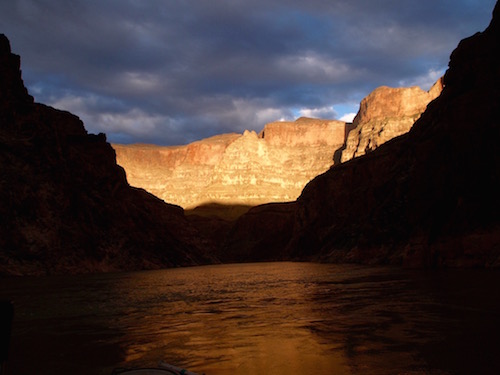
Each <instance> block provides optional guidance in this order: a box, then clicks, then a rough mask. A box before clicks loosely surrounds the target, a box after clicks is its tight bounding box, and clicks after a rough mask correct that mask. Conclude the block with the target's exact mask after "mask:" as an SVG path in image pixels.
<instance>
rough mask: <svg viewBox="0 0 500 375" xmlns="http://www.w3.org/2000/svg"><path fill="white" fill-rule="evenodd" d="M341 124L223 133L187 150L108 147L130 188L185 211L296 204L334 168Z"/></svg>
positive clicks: (299, 123) (304, 122)
mask: <svg viewBox="0 0 500 375" xmlns="http://www.w3.org/2000/svg"><path fill="white" fill-rule="evenodd" d="M345 132H346V124H345V123H344V122H342V121H334V120H318V119H309V118H300V119H298V120H296V121H295V122H273V123H270V124H267V125H266V126H265V127H264V129H263V130H262V131H261V132H260V133H259V134H257V133H256V132H253V131H245V132H244V133H243V134H224V135H220V136H215V137H212V138H208V139H204V140H201V141H198V142H193V143H191V144H189V145H186V146H175V147H160V146H151V145H116V144H115V145H113V147H114V148H115V150H116V154H117V160H118V163H119V164H120V165H121V166H122V167H124V168H125V170H126V172H127V178H128V181H129V182H130V184H131V185H133V186H139V187H143V188H145V189H146V190H148V191H149V192H151V193H152V194H154V195H156V196H158V197H160V198H161V199H163V200H165V201H166V202H169V203H174V204H178V205H180V206H182V207H184V208H186V209H190V208H193V207H196V206H200V205H203V204H210V203H214V202H217V203H219V204H229V205H248V206H254V205H257V204H262V203H268V202H285V201H293V200H295V199H296V198H297V197H298V196H299V195H300V193H301V191H302V189H303V188H304V186H305V184H306V183H307V182H309V181H310V180H311V179H312V178H314V177H315V176H317V175H318V174H320V173H323V172H325V171H326V170H328V168H330V167H331V165H332V164H333V160H332V159H333V153H334V151H335V150H336V149H337V148H340V147H341V146H342V144H343V143H344V141H345Z"/></svg>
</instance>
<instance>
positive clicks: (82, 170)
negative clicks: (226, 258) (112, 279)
mask: <svg viewBox="0 0 500 375" xmlns="http://www.w3.org/2000/svg"><path fill="white" fill-rule="evenodd" d="M0 166H1V171H2V173H1V174H0V275H1V274H16V275H26V274H59V273H83V272H100V271H118V270H138V269H145V268H147V269H150V268H163V267H169V266H180V265H195V264H204V263H211V262H216V261H217V260H216V259H215V258H214V257H213V254H212V253H213V246H212V244H211V242H209V241H206V240H204V239H203V238H204V237H203V236H201V235H200V233H199V231H198V230H197V229H196V228H195V227H194V226H192V225H191V224H190V223H189V222H188V221H187V220H186V218H185V217H184V213H183V210H182V209H181V208H180V207H178V206H173V205H167V204H165V203H164V202H162V201H161V200H160V199H158V198H156V197H154V196H153V195H151V194H149V193H147V192H146V191H144V190H142V189H137V188H132V187H130V186H129V185H128V183H127V180H126V178H125V172H124V170H123V169H122V168H121V167H119V166H118V165H117V164H116V158H115V152H114V150H113V149H112V147H111V145H110V144H109V143H107V142H106V137H105V136H104V134H99V135H90V134H87V131H86V130H85V128H84V126H83V123H82V122H81V121H80V119H78V118H77V117H76V116H74V115H72V114H70V113H68V112H64V111H59V110H56V109H54V108H50V107H47V106H45V105H42V104H38V103H35V102H34V99H33V97H31V96H30V95H29V94H28V91H27V90H26V88H25V87H24V84H23V81H22V78H21V70H20V58H19V56H17V55H14V54H12V53H11V48H10V43H9V40H8V39H7V38H6V37H5V36H4V35H3V34H0Z"/></svg>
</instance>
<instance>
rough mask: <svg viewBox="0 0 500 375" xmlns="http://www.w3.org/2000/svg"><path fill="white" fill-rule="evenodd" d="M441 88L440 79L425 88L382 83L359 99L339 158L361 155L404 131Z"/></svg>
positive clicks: (438, 93)
mask: <svg viewBox="0 0 500 375" xmlns="http://www.w3.org/2000/svg"><path fill="white" fill-rule="evenodd" d="M442 90H443V79H442V78H440V79H439V80H438V81H437V82H436V83H435V84H434V85H433V86H432V87H431V88H430V90H429V91H424V90H422V89H421V88H420V87H417V86H413V87H398V88H391V87H386V86H382V87H379V88H377V89H375V90H374V91H373V92H371V93H370V94H369V95H368V96H367V97H366V98H364V99H363V100H362V101H361V104H360V107H359V112H358V113H357V115H356V117H355V118H354V120H353V127H354V129H352V130H351V131H350V132H349V135H348V137H347V140H346V145H345V148H344V150H343V151H342V157H341V161H342V162H346V161H348V160H351V159H352V158H355V157H358V156H361V155H364V154H366V153H368V152H370V151H373V150H375V149H376V148H377V147H379V146H380V145H382V144H384V143H385V142H387V141H389V140H391V139H393V138H395V137H397V136H399V135H402V134H405V133H407V132H408V131H409V130H410V129H411V127H412V126H413V124H414V123H415V121H417V120H418V118H419V117H420V116H421V114H422V113H423V112H424V111H425V109H426V108H427V105H428V104H429V103H430V102H431V101H432V100H434V99H435V98H437V97H438V96H439V95H440V94H441V91H442Z"/></svg>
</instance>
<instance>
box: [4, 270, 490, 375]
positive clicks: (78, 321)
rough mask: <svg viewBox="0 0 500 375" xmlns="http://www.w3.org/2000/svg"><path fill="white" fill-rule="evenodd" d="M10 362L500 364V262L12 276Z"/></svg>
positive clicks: (406, 369)
mask: <svg viewBox="0 0 500 375" xmlns="http://www.w3.org/2000/svg"><path fill="white" fill-rule="evenodd" d="M0 283H1V284H0V298H3V299H5V298H7V299H11V300H13V301H14V303H15V321H14V327H13V337H12V345H11V355H10V361H9V367H8V370H9V371H8V373H11V374H34V373H36V374H40V375H44V374H76V375H78V374H110V373H111V371H112V369H113V368H115V367H131V366H152V365H155V364H156V363H157V362H158V361H159V360H165V361H166V362H169V363H173V364H177V365H180V366H183V367H186V368H189V369H190V370H192V371H197V372H199V373H206V374H207V375H229V374H231V375H233V374H276V375H280V374H319V375H322V374H324V375H326V374H328V375H330V374H374V375H377V374H490V373H491V374H498V373H500V345H499V344H498V342H499V340H500V297H499V293H498V291H497V289H498V286H499V285H500V273H499V272H498V271H494V270H454V271H452V270H448V271H409V270H402V269H394V268H384V267H361V266H346V265H327V264H312V263H259V264H235V265H220V266H206V267H194V268H183V269H169V270H162V271H147V272H134V273H118V274H101V275H87V276H78V277H40V278H32V277H25V278H17V277H13V278H4V279H0Z"/></svg>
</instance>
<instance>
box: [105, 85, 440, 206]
mask: <svg viewBox="0 0 500 375" xmlns="http://www.w3.org/2000/svg"><path fill="white" fill-rule="evenodd" d="M442 88H443V85H442V79H440V80H438V81H437V82H436V84H435V85H434V86H433V87H432V88H431V89H430V90H429V91H424V90H422V89H420V88H418V87H410V88H389V87H380V88H378V89H376V90H374V91H373V92H372V93H371V94H370V95H368V96H367V97H366V98H365V99H363V101H362V102H361V105H360V110H359V112H358V114H357V116H356V118H355V119H354V122H353V124H346V123H344V122H341V121H333V120H320V119H310V118H299V119H298V120H296V121H294V122H284V121H283V122H273V123H270V124H267V125H266V126H265V127H264V129H263V130H262V131H261V132H260V133H259V134H257V133H255V132H252V131H245V132H244V133H243V134H236V133H232V134H223V135H218V136H214V137H211V138H207V139H203V140H200V141H197V142H193V143H191V144H188V145H185V146H171V147H161V146H153V145H140V144H135V145H119V144H114V145H113V147H114V148H115V150H116V154H117V160H118V163H119V164H120V165H121V166H122V167H123V168H124V169H125V170H126V172H127V179H128V181H129V183H130V184H131V185H133V186H137V187H141V188H144V189H146V190H147V191H149V192H150V193H152V194H154V195H155V196H157V197H160V198H161V199H163V200H164V201H166V202H169V203H173V204H177V205H180V206H182V207H183V208H185V209H189V210H190V209H193V208H195V207H197V206H201V205H213V204H219V205H221V204H222V205H233V206H234V205H246V206H255V205H258V204H264V203H270V202H288V201H293V200H295V199H297V197H298V196H299V195H300V193H301V192H302V189H303V188H304V186H305V185H306V184H307V183H308V182H309V181H310V180H311V179H313V178H314V177H316V176H317V175H319V174H321V173H323V172H325V171H327V170H328V169H329V168H330V167H331V166H332V165H333V164H334V162H335V163H337V164H338V163H340V162H341V161H342V162H345V161H347V160H350V159H352V158H353V157H357V156H360V155H363V154H365V153H366V152H368V151H371V150H374V149H375V148H377V147H378V146H380V145H381V144H383V143H385V142H386V141H388V140H390V139H392V138H394V137H396V136H399V135H401V134H404V133H406V132H408V130H409V129H410V128H411V127H412V126H413V124H414V122H415V121H416V120H417V119H418V118H419V117H420V115H421V114H422V112H423V111H424V110H425V108H426V106H427V104H428V103H429V102H430V101H431V100H433V99H435V98H436V97H437V96H438V95H439V94H440V93H441V90H442ZM340 153H341V154H340ZM340 155H341V156H340ZM219 207H222V206H219Z"/></svg>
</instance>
